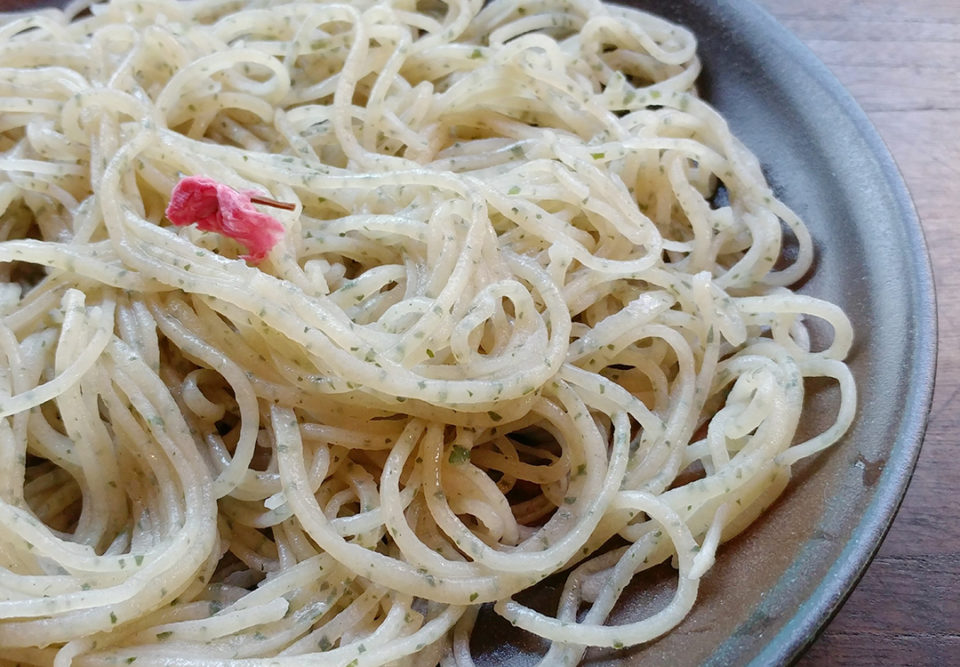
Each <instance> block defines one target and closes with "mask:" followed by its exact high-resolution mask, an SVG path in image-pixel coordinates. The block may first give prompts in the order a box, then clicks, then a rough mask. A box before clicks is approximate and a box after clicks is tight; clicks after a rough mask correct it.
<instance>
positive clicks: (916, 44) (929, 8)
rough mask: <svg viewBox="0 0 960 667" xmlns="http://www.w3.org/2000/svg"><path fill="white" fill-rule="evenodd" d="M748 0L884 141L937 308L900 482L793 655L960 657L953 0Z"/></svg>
mask: <svg viewBox="0 0 960 667" xmlns="http://www.w3.org/2000/svg"><path fill="white" fill-rule="evenodd" d="M758 1H759V3H760V4H761V5H762V6H764V7H765V8H766V9H768V10H769V11H770V12H771V13H772V14H773V15H774V16H775V17H777V18H778V19H779V20H780V21H781V23H783V24H784V25H786V26H787V27H788V28H789V29H790V30H791V31H793V32H794V34H796V35H797V36H798V37H800V39H801V40H802V41H803V42H805V43H806V44H807V45H808V46H809V47H810V48H811V49H812V50H813V51H814V53H816V54H817V55H818V56H819V57H820V59H821V60H823V61H824V62H825V63H826V64H827V65H828V66H829V67H830V69H832V70H833V72H834V73H835V74H836V75H837V77H838V78H839V79H840V81H841V82H843V84H844V85H845V86H846V87H847V88H848V89H849V90H850V92H851V93H853V96H854V97H855V98H856V99H857V100H858V101H859V103H860V105H861V106H862V107H863V109H864V110H865V111H866V112H867V115H868V116H869V117H870V118H871V120H872V121H873V123H874V124H875V125H876V127H877V129H878V130H879V131H880V134H881V136H882V137H883V139H884V140H885V141H886V142H887V145H888V146H889V147H890V151H891V152H892V153H893V156H894V158H895V159H896V161H897V163H898V164H899V165H900V169H901V171H902V172H903V175H904V178H905V179H906V182H907V186H908V187H909V188H910V191H911V193H912V195H913V198H914V202H915V203H916V207H917V211H918V213H919V215H920V220H921V222H922V224H923V229H924V232H925V234H926V237H927V243H928V245H929V248H930V255H931V260H932V264H933V270H934V274H935V279H936V287H937V301H938V308H939V326H940V341H939V344H940V350H939V358H938V364H937V383H936V388H935V391H934V398H933V409H932V411H931V413H930V419H929V425H928V427H927V434H926V438H925V440H924V443H923V450H922V452H921V454H920V460H919V463H918V465H917V468H916V472H915V473H914V476H913V480H912V482H911V484H910V488H909V491H908V492H907V495H906V498H905V499H904V502H903V506H902V507H901V509H900V512H899V514H898V515H897V518H896V521H895V522H894V524H893V527H892V528H891V529H890V532H889V534H888V535H887V538H886V540H885V541H884V543H883V546H882V547H881V548H880V552H879V553H878V555H877V557H876V559H875V560H874V561H873V563H872V565H871V566H870V568H869V570H868V571H867V573H866V574H865V575H864V577H863V579H862V580H861V581H860V583H859V585H858V586H857V588H856V589H855V590H854V592H853V593H852V594H851V596H850V598H849V599H848V600H847V602H846V603H845V604H844V606H843V607H842V609H841V610H840V612H839V613H838V614H837V616H836V617H835V618H834V619H833V621H832V622H831V623H830V624H829V625H828V626H827V627H826V629H825V630H824V631H823V633H822V634H821V636H820V637H819V638H818V639H817V641H816V642H815V643H814V644H813V646H812V647H811V648H810V650H809V651H808V652H807V653H806V654H805V656H804V657H803V658H802V659H801V661H800V665H802V666H804V667H809V666H815V665H881V664H882V665H960V494H958V493H957V491H956V489H957V487H958V486H960V415H958V413H957V407H958V401H957V400H956V399H957V397H958V396H960V363H958V362H960V328H958V327H960V233H958V231H957V230H958V227H960V219H958V218H960V212H958V210H957V207H958V206H960V1H958V0H909V1H903V0H758Z"/></svg>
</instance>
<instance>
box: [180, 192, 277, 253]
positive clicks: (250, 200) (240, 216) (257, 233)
mask: <svg viewBox="0 0 960 667" xmlns="http://www.w3.org/2000/svg"><path fill="white" fill-rule="evenodd" d="M254 203H257V204H265V205H267V206H273V207H276V208H282V209H286V210H288V211H290V210H293V209H294V205H293V204H286V203H283V202H278V201H274V200H273V199H268V198H266V197H261V196H259V195H258V194H257V193H256V192H255V191H252V190H244V191H237V190H234V189H233V188H231V187H229V186H227V185H224V184H223V183H217V182H216V181H215V180H213V179H212V178H206V177H205V176H187V177H186V178H183V179H181V180H180V182H179V183H177V185H176V186H175V187H174V188H173V192H172V193H170V204H169V205H168V206H167V211H166V213H167V218H169V220H170V222H172V223H173V224H175V225H189V224H192V223H194V222H195V223H197V227H199V228H200V229H202V230H203V231H205V232H217V233H218V234H223V235H224V236H227V237H229V238H231V239H234V240H236V241H239V242H240V243H242V244H243V245H244V246H245V247H246V248H247V253H248V254H246V255H243V258H244V259H249V260H251V261H253V262H259V261H261V260H262V259H263V258H264V257H266V256H267V253H269V252H270V250H271V249H273V246H275V245H277V243H278V242H279V241H280V239H281V238H282V237H283V233H284V227H283V224H282V223H281V222H280V221H279V220H276V219H275V218H272V217H270V216H269V215H267V214H266V213H261V212H260V211H258V210H257V209H256V208H255V207H254V206H253V204H254Z"/></svg>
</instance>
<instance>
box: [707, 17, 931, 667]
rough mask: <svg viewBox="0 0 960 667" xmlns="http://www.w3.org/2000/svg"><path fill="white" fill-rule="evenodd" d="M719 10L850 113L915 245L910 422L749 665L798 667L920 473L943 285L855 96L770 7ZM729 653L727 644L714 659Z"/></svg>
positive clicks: (910, 252) (885, 151)
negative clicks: (862, 503)
mask: <svg viewBox="0 0 960 667" xmlns="http://www.w3.org/2000/svg"><path fill="white" fill-rule="evenodd" d="M718 4H720V5H723V4H726V5H728V6H729V10H727V11H730V12H731V13H732V14H736V15H737V18H738V20H739V21H743V22H748V23H751V24H753V25H754V26H756V28H757V29H758V30H761V31H763V34H765V35H766V36H767V37H768V38H770V39H771V40H773V41H775V43H776V49H777V50H778V51H780V52H782V53H785V54H789V55H790V57H791V58H793V59H794V61H795V62H794V65H795V66H797V67H801V68H803V69H805V70H807V72H808V73H809V74H810V75H811V77H812V78H813V79H814V80H815V81H816V82H817V83H818V84H819V85H820V86H821V87H822V90H823V92H825V93H827V94H828V95H829V96H830V97H831V98H832V99H833V101H834V102H835V103H836V109H837V111H838V112H842V113H843V114H845V115H846V116H847V119H848V120H849V121H850V122H851V123H852V124H853V126H854V127H855V128H856V130H857V132H858V133H859V135H860V137H859V138H860V139H861V140H862V141H863V142H864V143H865V144H866V146H867V148H868V150H869V152H870V154H871V156H872V157H873V158H874V159H875V160H876V164H877V167H878V171H879V173H881V174H882V175H883V178H884V183H883V188H884V190H886V191H887V192H888V193H889V195H890V196H891V198H892V199H893V201H895V202H896V205H897V210H896V211H895V212H893V213H892V214H891V217H893V216H895V217H896V218H897V219H898V220H899V221H900V227H901V231H902V233H903V234H904V236H905V238H906V239H907V246H905V247H904V248H903V252H904V258H905V261H908V262H909V265H910V268H911V269H912V271H911V273H910V274H909V275H910V277H911V281H910V283H909V285H910V289H909V290H908V294H909V296H910V302H912V303H913V304H915V306H916V311H917V315H918V319H917V320H916V324H915V327H914V330H913V332H914V335H915V338H914V341H913V345H912V355H911V359H912V360H913V361H914V366H913V367H912V368H911V374H910V376H909V379H908V380H907V382H906V387H907V391H906V393H905V396H904V398H905V401H904V409H903V418H902V419H901V420H900V423H899V428H898V429H897V432H896V437H895V440H894V442H893V445H892V446H891V448H890V451H889V455H888V457H887V460H886V464H885V466H884V469H883V472H882V473H881V475H880V477H879V479H878V481H877V484H876V487H875V490H874V493H873V497H872V499H871V500H870V502H869V503H868V505H867V507H866V508H865V510H864V512H863V513H862V515H861V516H860V519H859V521H858V522H857V524H856V526H855V527H854V529H853V530H852V531H851V533H850V536H849V538H848V539H847V542H846V544H845V545H844V547H843V549H842V550H841V552H840V553H839V555H838V556H837V558H836V559H835V561H834V562H833V564H832V565H831V566H830V567H829V569H828V570H827V573H826V574H825V576H824V578H823V580H822V581H821V582H820V584H819V585H818V586H817V587H816V588H815V589H814V591H813V592H812V593H811V594H810V595H809V596H808V597H807V598H806V600H804V602H803V603H802V604H801V605H800V607H798V608H797V610H796V612H795V613H794V614H793V616H791V617H790V618H789V619H788V620H787V621H786V622H785V623H784V624H783V626H782V627H781V628H780V630H779V631H778V632H777V633H776V634H775V635H774V636H773V637H772V638H771V639H770V640H769V641H768V642H767V643H766V644H765V645H764V647H763V649H762V650H761V651H760V652H759V653H758V654H757V655H755V656H754V657H753V659H752V660H750V662H749V663H748V664H749V665H750V667H760V666H761V665H770V664H790V663H793V662H795V661H796V660H798V659H799V658H800V656H801V655H802V654H803V653H804V652H805V651H806V650H807V649H808V648H809V647H810V646H811V645H812V644H813V643H814V642H815V641H816V640H817V639H818V638H819V637H820V635H821V633H822V632H823V631H824V630H825V629H826V627H827V626H828V624H829V623H830V621H831V620H832V619H833V617H834V616H835V615H836V614H837V612H839V610H840V609H841V607H842V606H843V603H844V602H845V601H846V599H847V598H848V597H849V596H850V594H851V593H852V592H853V590H854V589H855V588H856V586H857V583H858V582H859V581H860V579H861V577H863V575H864V573H865V572H866V571H867V569H868V568H869V566H870V563H871V562H872V561H873V558H874V556H876V553H877V551H878V550H879V549H880V546H881V545H882V543H883V540H884V538H885V537H886V535H887V533H888V532H889V530H890V528H891V527H892V525H893V522H894V520H895V519H896V516H897V513H898V511H899V508H900V505H901V504H902V502H903V499H904V497H905V495H906V492H907V488H908V486H909V484H910V480H911V478H912V477H913V474H914V471H915V469H916V463H917V459H918V458H919V455H920V451H921V449H922V445H923V441H924V435H925V432H926V427H927V421H928V417H929V413H930V409H931V407H932V402H933V390H934V385H935V380H936V369H937V341H938V331H937V305H936V287H935V283H934V279H933V269H932V265H931V261H930V253H929V249H928V246H927V242H926V239H925V237H924V233H923V226H922V224H921V222H920V218H919V216H918V214H917V211H916V207H915V206H914V203H913V200H912V198H911V196H910V192H909V189H908V187H907V184H906V182H905V180H904V178H903V174H902V173H901V171H900V168H899V167H898V166H897V163H896V161H895V159H894V158H893V156H892V154H891V153H890V149H889V148H888V147H887V145H886V143H884V141H883V139H882V137H881V136H880V133H879V132H878V130H877V129H876V127H875V126H874V125H873V123H872V122H871V121H870V119H869V117H868V116H867V114H866V112H865V111H864V110H863V108H862V107H861V106H860V104H859V103H858V102H857V101H856V99H855V98H854V97H853V95H852V94H851V93H850V91H848V90H847V89H846V88H845V87H844V85H843V84H842V83H841V82H840V80H839V79H838V78H837V76H836V75H835V74H834V73H833V72H832V71H831V70H830V68H829V67H828V66H827V65H826V64H824V63H823V61H821V60H820V58H819V57H817V55H816V54H815V53H814V52H813V51H812V50H811V49H810V47H808V46H807V45H806V44H805V43H804V42H803V41H802V40H801V39H800V38H799V37H798V36H797V35H795V34H794V33H793V32H792V31H791V30H790V29H788V28H787V27H786V26H784V25H783V24H782V23H780V21H778V20H777V19H776V18H775V17H774V16H773V15H772V14H771V13H770V12H769V11H768V10H767V9H766V8H765V7H762V6H761V5H759V4H757V3H756V2H754V1H753V0H718ZM723 654H724V651H723V645H721V646H718V647H717V650H716V651H715V652H714V654H713V656H714V657H715V658H716V657H719V656H721V655H723Z"/></svg>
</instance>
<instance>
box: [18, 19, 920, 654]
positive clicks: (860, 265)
mask: <svg viewBox="0 0 960 667" xmlns="http://www.w3.org/2000/svg"><path fill="white" fill-rule="evenodd" d="M63 4H66V3H65V2H64V1H63V0H59V1H58V0H42V1H40V2H26V1H24V0H6V1H3V0H0V11H9V10H18V9H28V8H36V7H41V6H51V5H53V6H56V5H63ZM628 4H633V5H634V6H638V7H640V8H642V9H646V10H649V11H652V12H654V13H656V14H659V15H662V16H664V17H666V18H668V19H670V20H673V21H676V22H679V23H681V24H683V25H686V26H688V27H689V28H691V29H692V30H693V31H694V32H695V33H696V35H697V37H698V39H699V42H700V56H701V59H702V61H703V64H704V73H703V75H702V76H701V79H700V82H699V83H700V88H701V91H702V93H703V95H704V96H705V97H706V98H707V99H708V100H709V101H710V102H711V103H712V104H714V105H715V106H716V107H717V108H719V109H720V111H721V112H723V114H724V115H725V117H726V118H727V120H728V121H729V123H730V125H731V127H732V128H733V131H734V133H735V134H736V135H737V136H738V137H739V138H740V139H741V140H742V141H743V142H744V143H745V144H746V145H747V146H748V147H750V149H751V150H753V151H754V152H755V153H756V154H757V155H758V156H759V157H760V159H761V162H762V163H763V165H764V167H765V169H766V172H767V176H768V178H769V179H770V181H771V183H772V184H773V185H774V187H775V189H776V190H777V191H778V193H779V194H780V195H781V196H782V197H783V198H784V199H785V200H786V202H787V203H788V204H789V205H791V206H792V207H793V208H794V209H795V210H797V212H798V213H800V215H801V216H802V217H803V218H804V219H805V221H806V222H807V224H808V226H809V227H810V230H811V232H812V234H813V236H814V240H815V243H816V252H817V260H816V264H815V268H814V271H813V272H812V273H811V275H810V276H809V278H808V279H807V280H806V281H805V282H804V284H803V286H802V288H801V291H803V292H805V293H808V294H812V295H816V296H821V297H824V298H826V299H829V300H830V301H833V302H834V303H837V304H839V305H840V306H841V307H843V308H844V309H845V310H846V311H847V313H848V314H849V315H850V317H851V319H852V321H853V324H854V329H855V331H856V334H857V343H856V345H855V347H854V350H853V353H852V356H851V359H850V364H851V368H852V370H853V373H854V375H855V377H856V380H857V384H858V391H859V411H858V416H857V419H856V421H855V423H854V426H853V428H852V429H851V431H850V433H849V434H848V435H847V437H846V438H845V439H844V440H843V441H841V442H840V443H839V444H838V445H836V446H835V447H834V448H832V449H830V450H828V451H826V452H824V453H822V454H821V455H819V456H818V457H816V458H815V459H814V460H812V461H807V462H805V463H803V464H801V465H799V466H797V468H796V469H795V474H794V478H793V481H792V482H791V485H790V486H789V487H788V489H787V491H786V492H785V493H784V495H783V497H782V498H781V499H780V500H779V501H778V502H777V503H776V504H775V505H774V506H773V507H772V508H771V510H770V511H769V512H768V513H767V514H766V515H765V516H764V517H763V518H762V519H761V520H760V521H758V522H757V523H756V524H755V525H754V526H752V527H751V528H750V529H749V530H748V531H747V532H745V533H744V534H743V535H741V536H740V537H738V538H737V539H735V540H733V541H732V542H730V543H728V544H726V545H724V546H723V547H721V549H720V552H719V554H718V559H717V564H716V566H715V567H714V568H713V569H712V570H711V571H710V573H709V574H708V575H707V576H706V577H705V578H704V580H703V582H702V584H701V587H700V595H699V599H698V601H697V604H696V605H695V606H694V609H693V611H692V612H691V614H690V615H689V617H688V618H687V619H685V620H684V621H683V623H681V624H680V625H679V626H678V627H677V628H675V629H674V630H673V631H672V632H671V633H669V634H668V635H666V636H665V637H663V638H661V639H659V640H658V641H655V642H652V643H650V644H646V645H643V646H640V647H636V648H634V649H631V650H627V651H621V652H617V653H605V652H599V651H598V652H591V653H588V656H587V662H588V664H591V665H600V664H618V665H622V664H631V665H640V664H644V665H647V664H649V665H694V664H708V665H732V664H736V665H740V664H747V663H752V664H754V665H767V664H778V663H788V662H790V661H791V660H792V659H794V658H796V657H797V656H798V655H799V654H800V653H801V652H802V651H803V650H804V649H805V648H806V647H807V645H809V643H810V642H812V641H813V639H814V638H815V637H816V634H817V632H818V631H819V630H820V629H821V628H822V627H823V626H824V625H825V624H826V622H827V621H828V619H829V618H830V617H831V615H832V614H833V613H834V612H835V611H836V610H837V609H838V608H839V606H840V604H841V603H842V602H843V600H844V599H845V598H846V596H847V595H848V594H849V593H850V591H851V590H852V589H853V587H854V586H855V585H856V583H857V580H858V579H859V577H860V575H861V574H862V573H863V571H864V570H865V569H866V567H867V564H868V563H869V561H870V559H871V558H872V556H873V554H874V553H875V552H876V550H877V548H878V547H879V545H880V542H881V540H882V539H883V536H884V534H885V533H886V530H887V528H888V527H889V525H890V523H891V522H892V520H893V517H894V514H895V513H896V510H897V507H898V506H899V503H900V500H901V498H902V497H903V493H904V491H905V490H906V486H907V483H908V482H909V479H910V475H911V472H912V470H913V466H914V462H915V460H916V457H917V454H918V453H919V449H920V444H921V441H922V437H923V430H924V426H925V422H926V417H927V412H928V409H929V406H930V399H931V394H932V390H933V380H934V365H935V356H936V316H935V305H934V294H933V282H932V278H931V273H930V266H929V261H928V258H927V253H926V248H925V246H924V241H923V236H922V233H921V230H920V225H919V223H918V221H917V218H916V214H915V213H914V210H913V207H912V205H911V202H910V198H909V195H908V193H907V191H906V188H905V186H904V184H903V181H902V179H901V178H900V175H899V173H898V171H897V169H896V167H895V165H894V163H893V160H892V159H891V157H890V155H889V153H888V152H887V150H886V148H885V147H884V145H883V143H882V142H881V140H880V138H879V137H878V135H877V133H876V131H875V130H874V129H873V127H872V126H871V125H870V123H869V121H868V120H867V119H866V117H865V115H864V114H863V112H862V111H861V110H860V109H859V107H858V106H857V104H856V103H855V102H854V101H853V99H852V98H851V97H850V95H849V94H848V93H847V92H845V91H844V90H843V88H842V87H841V85H840V84H839V83H838V82H837V81H836V79H835V78H834V77H833V75H832V74H831V73H830V72H829V71H828V70H827V68H826V67H824V66H823V65H822V64H821V63H820V62H819V61H818V60H817V59H816V58H815V57H814V56H813V54H812V53H810V52H809V51H808V50H807V48H806V47H805V46H803V45H802V44H801V43H800V42H799V41H798V40H797V39H796V38H795V37H794V36H793V35H791V34H790V33H789V32H788V31H787V30H786V29H784V28H783V27H782V26H780V25H779V24H778V23H777V22H776V21H775V20H774V19H772V18H771V17H770V16H769V15H768V14H766V13H765V12H764V11H763V10H761V9H759V8H758V7H757V6H756V5H754V4H752V3H751V2H749V1H748V0H683V1H680V0H634V2H632V3H628ZM807 389H808V403H807V406H808V407H807V410H806V412H805V417H806V419H805V422H804V429H805V431H806V433H807V434H808V435H812V434H814V433H817V432H819V431H820V430H822V428H823V427H824V426H825V425H826V423H828V422H829V421H830V419H831V418H832V415H833V411H834V410H835V407H834V406H835V396H834V395H833V392H832V389H831V388H830V387H829V385H819V384H816V383H810V384H808V386H807ZM545 583H546V585H545V586H541V587H538V590H537V591H535V592H533V593H531V594H530V595H529V596H525V598H524V599H525V601H526V602H528V603H530V604H534V606H538V605H542V606H543V608H544V610H545V611H546V610H549V609H550V605H551V603H553V604H555V602H554V601H555V598H556V595H557V594H558V593H559V586H560V585H561V583H560V582H559V581H551V580H548V581H547V582H545ZM672 586H673V572H672V570H670V569H669V568H666V567H663V568H660V569H656V570H654V571H652V572H649V573H646V574H645V575H644V576H642V577H638V578H637V580H635V581H634V583H633V584H632V585H631V587H630V588H629V589H628V591H627V594H626V595H625V600H624V601H623V604H622V605H621V606H620V607H619V608H618V609H617V610H615V614H614V617H613V619H611V622H625V621H627V620H628V619H630V618H631V617H632V618H636V617H637V616H638V615H639V614H640V613H643V612H642V610H644V609H651V608H656V607H657V606H658V605H660V604H662V603H663V602H664V601H665V598H666V596H668V595H669V594H670V592H671V589H672ZM473 648H474V650H475V655H476V661H477V663H478V664H479V665H503V666H506V665H527V664H534V663H536V662H537V660H538V657H539V654H540V652H541V651H542V650H544V648H545V646H544V645H543V644H541V643H539V642H538V641H537V640H536V639H533V638H531V637H529V636H526V635H522V634H521V633H519V632H518V631H516V630H514V629H513V628H511V627H510V626H509V625H507V624H506V623H505V622H503V621H502V620H501V619H499V618H498V617H496V616H495V615H494V614H493V613H492V611H490V610H489V609H485V610H484V612H483V613H482V615H481V619H480V621H479V623H478V626H477V630H476V632H475V633H474V641H473Z"/></svg>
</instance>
